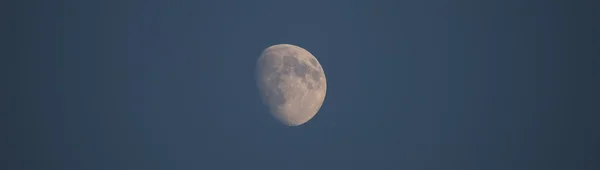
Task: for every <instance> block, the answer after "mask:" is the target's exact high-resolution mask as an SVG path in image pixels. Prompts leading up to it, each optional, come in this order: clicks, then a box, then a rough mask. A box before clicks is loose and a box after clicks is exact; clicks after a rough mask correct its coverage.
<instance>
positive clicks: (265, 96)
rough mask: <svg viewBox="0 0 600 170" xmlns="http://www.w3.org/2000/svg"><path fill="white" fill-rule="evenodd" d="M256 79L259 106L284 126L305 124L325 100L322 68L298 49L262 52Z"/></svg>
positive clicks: (279, 47) (285, 46) (286, 46)
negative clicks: (263, 105) (260, 100)
mask: <svg viewBox="0 0 600 170" xmlns="http://www.w3.org/2000/svg"><path fill="white" fill-rule="evenodd" d="M256 76H257V77H256V79H257V80H256V81H257V85H258V88H259V91H260V94H261V97H262V101H263V103H264V104H265V105H267V106H268V108H269V110H270V112H271V114H272V115H273V116H274V117H275V118H277V120H279V121H280V122H281V123H283V124H285V125H288V126H298V125H301V124H304V123H306V122H307V121H309V120H310V119H311V118H312V117H314V116H315V115H316V114H317V112H318V111H319V109H320V108H321V106H322V105H323V101H324V100H325V93H326V91H327V82H326V80H325V73H324V72H323V68H322V67H321V64H320V63H319V61H318V60H317V59H316V58H315V57H314V56H313V55H312V54H311V53H310V52H308V51H306V50H305V49H303V48H301V47H298V46H295V45H290V44H279V45H273V46H271V47H269V48H267V49H265V50H264V51H263V53H262V54H261V55H260V58H259V59H258V62H257V66H256Z"/></svg>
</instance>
